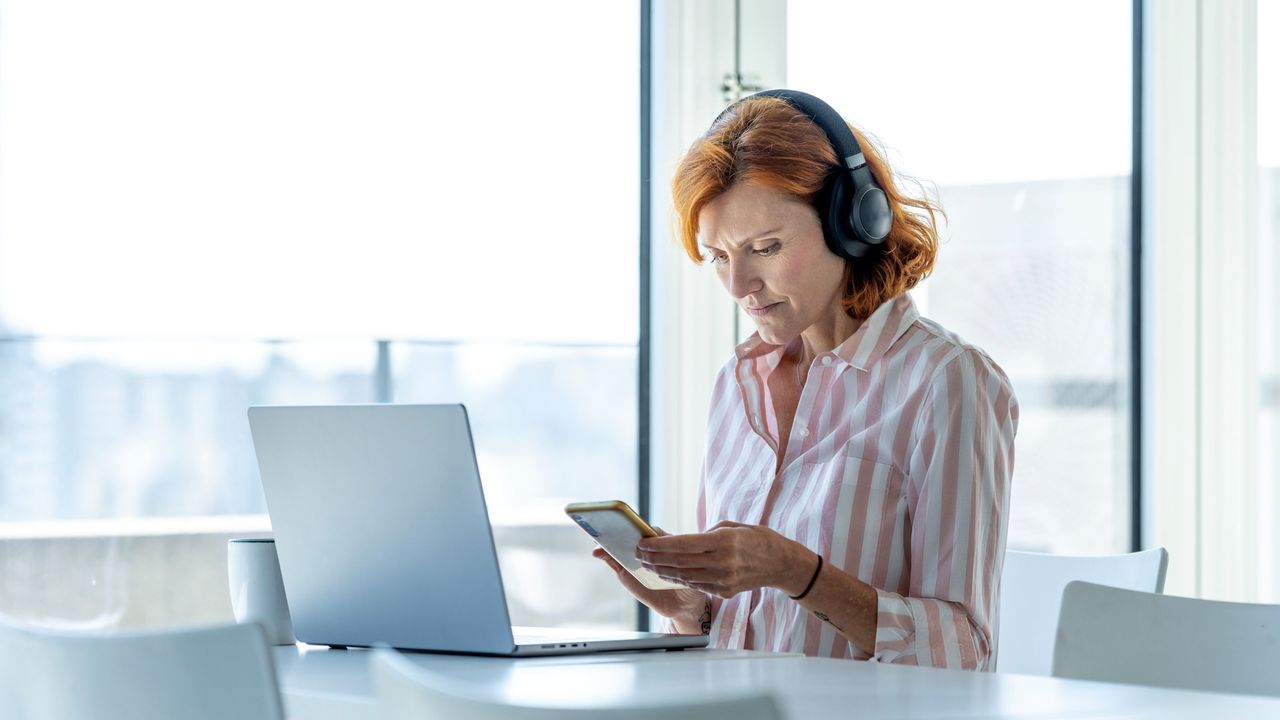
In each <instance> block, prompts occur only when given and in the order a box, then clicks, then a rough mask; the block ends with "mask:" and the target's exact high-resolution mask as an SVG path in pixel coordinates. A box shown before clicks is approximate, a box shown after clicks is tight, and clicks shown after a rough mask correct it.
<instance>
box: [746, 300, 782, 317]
mask: <svg viewBox="0 0 1280 720" xmlns="http://www.w3.org/2000/svg"><path fill="white" fill-rule="evenodd" d="M781 304H782V303H781V302H776V303H769V304H768V305H761V306H760V307H754V308H753V307H749V308H743V309H744V310H746V311H747V314H748V315H750V316H751V317H764V316H765V315H768V314H769V313H770V312H773V310H774V309H775V308H777V307H778V306H779V305H781Z"/></svg>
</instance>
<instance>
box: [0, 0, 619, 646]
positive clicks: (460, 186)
mask: <svg viewBox="0 0 1280 720" xmlns="http://www.w3.org/2000/svg"><path fill="white" fill-rule="evenodd" d="M0 14H3V16H4V22H3V23H0V207H2V208H3V212H0V428H2V432H0V543H4V544H5V545H4V547H5V548H6V550H7V552H0V576H2V577H4V578H5V581H4V583H3V585H4V587H5V590H4V592H3V593H0V612H5V613H10V614H14V615H18V616H20V617H28V618H31V619H43V620H49V621H59V622H64V623H70V624H81V625H117V626H128V625H147V624H162V623H167V622H187V621H192V620H201V619H208V618H212V617H225V616H229V604H228V602H227V600H226V593H225V587H226V585H225V574H224V573H223V568H224V565H223V564H222V563H223V560H222V558H223V555H222V553H223V552H224V551H223V548H222V547H221V539H217V541H216V542H214V541H210V542H202V543H186V542H185V541H184V540H181V538H179V537H178V536H182V535H186V534H188V533H192V532H204V533H212V534H217V533H222V534H223V535H228V534H236V533H243V532H246V531H255V530H257V531H265V530H267V529H268V525H267V520H266V517H265V515H264V512H265V506H264V503H263V499H262V495H261V492H260V489H259V486H258V477H257V469H256V463H255V462H254V458H253V454H252V447H251V443H250V440H249V436H248V426H247V422H246V420H245V408H246V407H247V406H248V405H250V404H255V403H328V402H373V401H380V400H395V401H398V402H436V401H438V402H446V401H447V402H459V401H461V402H466V403H467V404H468V406H469V409H470V411H471V418H472V422H473V429H474V431H475V435H476V445H477V450H478V452H479V456H480V463H481V474H482V476H483V477H484V480H485V486H486V492H487V495H488V500H489V504H490V509H491V513H492V516H493V519H494V522H495V524H496V526H497V527H496V528H495V532H496V535H497V540H498V544H499V551H500V555H501V556H502V561H503V564H504V568H505V569H506V571H507V574H506V580H507V588H508V591H509V596H510V597H511V599H512V602H513V605H512V613H513V619H514V620H515V621H516V622H518V623H524V624H556V623H559V622H561V621H567V620H573V621H574V622H575V623H576V624H583V623H586V624H592V623H594V624H602V625H631V624H632V623H633V622H634V612H635V611H634V602H633V601H632V600H631V599H630V596H628V595H626V594H625V593H624V592H623V591H622V590H621V589H620V588H618V587H617V584H616V581H615V580H614V578H613V576H612V574H611V573H609V572H608V571H607V570H606V569H604V568H603V566H601V565H600V563H599V562H598V561H596V560H594V559H593V558H590V557H589V549H590V541H589V539H588V538H586V537H585V536H582V534H581V533H580V532H579V531H577V529H576V528H574V527H573V526H572V525H571V524H570V523H568V522H567V521H565V520H564V518H563V513H561V512H560V507H561V506H562V505H563V503H564V502H565V501H567V500H582V499H589V498H601V497H610V498H612V497H618V498H622V499H626V500H630V501H632V502H634V501H635V499H636V497H635V496H636V492H637V478H636V466H637V463H636V452H637V451H636V447H637V429H636V417H637V407H636V395H637V393H636V388H637V375H636V374H637V343H638V333H639V326H638V317H639V312H638V307H637V298H638V294H639V293H638V280H639V266H638V258H639V253H638V251H637V237H638V227H639V216H638V204H637V198H638V197H639V152H638V146H639V139H638V138H639V107H638V104H639V98H640V93H639V77H640V72H639V67H638V63H639V57H640V55H639V37H640V12H639V7H638V3H597V2H591V1H590V0H557V2H555V3H552V4H550V5H548V4H545V3H537V4H533V3H521V2H515V1H514V0H511V1H502V2H487V3H450V4H430V3H428V4H423V3H418V2H409V1H407V0H404V1H394V0H378V1H377V2H373V3H358V2H337V3H325V4H319V5H317V4H315V3H309V2H301V1H300V0H267V1H266V2H243V1H233V2H231V3H219V4H216V5H201V4H195V5H193V4H189V3H188V4H177V5H172V4H165V3H160V4H156V3H151V2H146V0H122V1H121V2H115V3H111V4H110V5H109V6H104V5H100V4H95V3H92V2H84V1H82V0H69V1H68V2H63V3H57V4H53V5H48V4H41V3H15V2H3V1H0ZM565 16H572V17H573V18H574V19H573V22H565V21H564V17H565ZM587 28H589V29H590V30H589V31H588V30H586V29H587ZM584 58H589V59H590V61H589V62H584V60H583V59H584ZM584 89H589V92H586V91H584ZM587 298H589V299H590V300H587ZM100 537H106V538H108V539H106V540H93V538H100ZM149 538H150V539H149ZM149 543H150V544H149ZM156 543H167V545H166V547H168V548H171V549H181V551H182V552H189V553H190V557H189V558H188V559H189V560H190V561H191V562H184V563H172V562H170V563H168V564H164V565H148V564H147V563H159V562H161V561H160V560H157V559H156V558H157V557H159V556H160V555H162V554H163V553H160V552H159V551H157V550H155V547H154V546H155V544H156ZM144 546H145V547H144ZM174 551H175V552H177V551H178V550H174ZM534 557H536V558H538V562H537V563H536V564H535V563H531V562H525V559H526V558H534ZM51 560H52V562H53V563H54V565H55V566H56V567H57V573H58V575H59V576H60V577H63V579H62V580H60V581H59V588H61V589H60V590H59V591H57V592H55V591H53V590H46V589H43V588H49V587H51V586H52V585H53V584H54V583H52V579H53V575H52V573H53V572H54V571H53V570H51V569H50V568H51V565H50V561H51ZM148 575H150V576H152V577H154V576H156V575H161V576H163V577H165V582H164V583H162V584H163V585H165V586H167V587H166V589H164V590H156V589H154V588H155V583H154V582H152V583H150V584H147V583H146V581H145V578H147V577H148ZM67 576H69V577H67ZM106 584H110V585H111V587H109V588H106V589H105V590H102V591H101V592H97V591H95V592H89V593H81V594H80V595H81V597H78V598H77V599H75V600H74V601H73V600H71V599H70V596H71V595H73V594H75V593H73V592H71V591H69V590H68V588H72V587H81V586H82V587H84V588H90V587H92V588H102V587H103V586H104V585H106ZM191 587H196V588H203V589H205V590H207V592H203V593H201V592H196V591H188V590H185V589H182V588H191ZM148 593H150V594H148ZM196 595H199V596H200V597H195V596H196ZM602 598H603V599H602ZM144 606H145V607H144Z"/></svg>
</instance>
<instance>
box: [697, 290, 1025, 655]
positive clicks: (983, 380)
mask: <svg viewBox="0 0 1280 720" xmlns="http://www.w3.org/2000/svg"><path fill="white" fill-rule="evenodd" d="M783 351H784V349H783V348H782V347H779V346H775V345H769V344H767V343H765V342H764V341H762V340H761V339H760V337H759V335H758V334H757V335H753V336H752V337H751V338H750V339H749V340H747V341H746V342H744V343H743V344H742V345H740V346H738V348H737V350H736V353H735V357H734V358H732V359H731V360H730V361H729V362H728V363H726V365H725V367H724V368H723V369H722V370H721V371H720V374H719V376H718V377H717V379H716V384H715V391H714V394H713V395H712V401H711V414H710V419H709V421H708V438H709V442H708V448H707V452H706V457H705V459H704V464H703V469H702V482H701V487H700V489H699V496H698V509H697V511H698V529H699V530H701V531H706V530H707V529H708V528H710V527H712V526H714V525H715V524H716V523H718V522H720V521H722V520H732V521H736V522H741V523H747V524H753V525H765V526H768V527H770V528H772V529H773V530H775V531H777V532H779V533H781V534H782V535H784V536H786V537H788V538H791V539H793V540H796V541H798V542H800V543H801V544H803V545H805V546H806V547H808V548H810V549H812V550H814V551H815V552H817V553H820V554H821V555H822V557H823V559H824V561H825V562H826V563H827V564H829V565H831V566H834V567H838V568H840V569H842V570H844V571H845V572H846V573H848V574H850V575H852V576H854V577H856V578H858V579H860V580H862V581H863V582H866V583H867V584H869V585H871V586H872V587H874V588H875V589H876V592H877V594H878V607H877V619H876V635H875V651H874V653H872V654H871V655H870V656H868V655H867V654H866V653H864V652H862V651H860V650H858V649H857V648H855V647H854V646H853V645H852V644H851V643H850V642H849V641H847V640H845V639H844V637H843V636H841V635H839V634H838V633H837V632H836V631H835V630H834V629H833V628H832V627H831V626H830V625H829V624H826V623H823V622H821V621H819V620H818V619H817V618H816V617H814V616H813V615H812V614H810V613H809V612H808V611H806V610H805V609H804V608H802V607H800V605H799V604H797V603H796V602H794V601H792V600H791V599H790V598H788V597H787V595H786V594H785V593H784V592H783V591H781V590H778V589H776V588H768V587H766V588H760V589H757V590H754V591H751V592H743V593H739V594H737V595H734V596H733V597H730V598H728V599H723V600H722V599H720V598H715V599H713V601H712V609H713V615H714V620H713V622H712V626H711V644H712V645H713V646H716V647H725V648H744V647H745V648H752V649H760V650H772V651H790V652H803V653H804V654H806V655H812V656H822V657H836V658H853V659H870V660H876V661H880V662H897V663H903V664H917V665H932V666H941V667H950V668H971V669H993V668H994V666H995V656H994V655H995V638H994V636H993V628H994V627H995V623H996V612H997V608H996V603H997V598H998V597H999V590H1000V588H999V578H1000V570H1001V565H1002V562H1003V559H1004V550H1005V537H1006V533H1007V529H1008V507H1009V481H1010V476H1011V475H1012V473H1013V438H1014V433H1015V431H1016V429H1017V423H1018V407H1017V401H1016V399H1015V398H1014V395H1013V389H1012V388H1011V387H1010V385H1009V381H1008V379H1007V378H1006V377H1005V375H1004V373H1003V372H1002V371H1001V370H1000V368H999V367H998V366H997V365H996V364H995V363H994V362H992V360H991V358H989V357H987V355H986V354H985V353H983V352H982V351H981V350H979V349H978V348H976V347H974V346H972V345H969V344H966V343H965V342H963V341H962V340H960V339H959V338H958V337H956V336H955V335H954V334H952V333H950V332H948V331H946V330H944V329H943V328H942V327H940V326H938V325H937V324H935V323H933V322H931V321H929V320H926V319H924V318H921V317H920V315H919V313H918V312H917V310H916V307H915V303H914V302H912V300H911V298H910V296H909V295H906V294H903V295H901V296H899V297H897V298H895V299H893V300H890V301H887V302H885V303H884V304H883V305H881V306H880V307H879V308H878V309H877V310H876V311H875V312H874V313H873V314H872V315H871V317H870V318H868V319H867V320H866V321H865V322H863V323H862V325H861V326H860V327H859V328H858V330H857V331H856V332H855V333H854V334H853V335H851V336H850V337H849V338H848V339H847V340H845V341H844V342H843V343H842V344H841V345H840V346H839V347H837V348H835V349H834V350H832V351H831V352H827V353H822V354H820V355H818V356H817V357H816V358H815V359H814V362H813V365H812V366H811V367H810V369H809V374H808V379H807V380H806V382H805V384H804V389H803V391H802V392H801V395H800V400H799V405H798V406H797V409H796V415H795V420H794V424H793V426H792V430H791V433H790V439H789V440H788V444H787V447H786V448H785V453H786V454H785V456H784V458H783V462H782V463H781V465H780V467H781V469H780V470H778V471H777V472H776V474H775V469H776V468H777V467H779V463H778V462H777V446H778V439H777V438H778V429H777V418H776V416H775V414H774V411H773V402H772V399H771V397H770V394H769V387H768V382H767V379H768V377H769V373H770V372H771V371H772V370H773V369H774V368H775V367H777V365H778V363H779V360H780V359H781V357H782V354H783Z"/></svg>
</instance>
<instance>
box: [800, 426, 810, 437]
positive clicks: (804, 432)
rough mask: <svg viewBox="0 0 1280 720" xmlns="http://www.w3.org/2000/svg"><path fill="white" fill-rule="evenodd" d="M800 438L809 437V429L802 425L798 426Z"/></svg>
mask: <svg viewBox="0 0 1280 720" xmlns="http://www.w3.org/2000/svg"><path fill="white" fill-rule="evenodd" d="M800 437H809V428H807V427H805V426H804V425H801V426H800Z"/></svg>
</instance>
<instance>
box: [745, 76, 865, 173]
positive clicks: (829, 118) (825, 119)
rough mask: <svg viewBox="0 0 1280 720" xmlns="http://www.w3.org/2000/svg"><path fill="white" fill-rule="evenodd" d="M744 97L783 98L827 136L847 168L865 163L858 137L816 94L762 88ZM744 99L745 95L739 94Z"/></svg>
mask: <svg viewBox="0 0 1280 720" xmlns="http://www.w3.org/2000/svg"><path fill="white" fill-rule="evenodd" d="M748 97H771V98H778V99H779V100H785V101H786V103H787V104H788V105H790V106H791V107H793V108H795V109H796V110H799V111H800V112H802V113H804V114H805V115H808V116H809V119H810V120H812V121H813V124H814V125H817V126H818V127H819V128H820V129H821V130H822V132H823V134H825V135H826V136H827V141H828V142H830V143H831V147H833V148H835V151H836V155H837V156H839V158H840V161H841V162H843V163H844V166H845V167H846V168H848V169H849V170H857V169H858V168H860V167H862V166H863V165H866V164H867V161H866V159H865V158H864V157H863V155H862V146H860V145H858V138H856V137H854V135H853V132H852V131H851V130H849V125H848V124H847V123H846V122H845V121H844V118H842V117H840V113H838V112H836V110H835V108H833V107H831V106H830V105H828V104H827V103H826V101H824V100H822V99H821V98H819V97H816V96H814V95H810V94H809V93H803V92H800V91H799V90H765V91H763V92H758V93H756V94H754V95H750V96H748ZM743 99H744V100H745V99H746V98H743Z"/></svg>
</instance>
